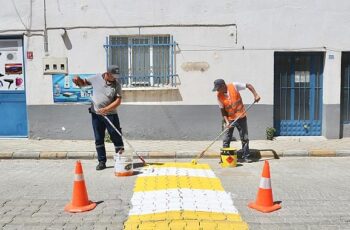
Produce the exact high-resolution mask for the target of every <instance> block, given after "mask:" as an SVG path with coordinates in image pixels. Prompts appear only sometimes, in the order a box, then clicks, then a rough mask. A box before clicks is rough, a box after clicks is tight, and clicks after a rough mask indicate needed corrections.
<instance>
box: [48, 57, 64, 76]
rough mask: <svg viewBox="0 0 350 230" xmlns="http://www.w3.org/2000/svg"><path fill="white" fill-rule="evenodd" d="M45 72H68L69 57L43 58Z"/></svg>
mask: <svg viewBox="0 0 350 230" xmlns="http://www.w3.org/2000/svg"><path fill="white" fill-rule="evenodd" d="M43 67H44V74H68V58H66V57H62V58H58V57H47V58H43Z"/></svg>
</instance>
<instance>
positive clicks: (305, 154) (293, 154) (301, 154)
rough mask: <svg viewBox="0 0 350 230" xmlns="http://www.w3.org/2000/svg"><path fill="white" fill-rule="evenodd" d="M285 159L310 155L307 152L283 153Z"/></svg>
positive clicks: (289, 151)
mask: <svg viewBox="0 0 350 230" xmlns="http://www.w3.org/2000/svg"><path fill="white" fill-rule="evenodd" d="M282 156H283V157H307V156H309V153H308V151H307V150H287V151H284V152H283V153H282Z"/></svg>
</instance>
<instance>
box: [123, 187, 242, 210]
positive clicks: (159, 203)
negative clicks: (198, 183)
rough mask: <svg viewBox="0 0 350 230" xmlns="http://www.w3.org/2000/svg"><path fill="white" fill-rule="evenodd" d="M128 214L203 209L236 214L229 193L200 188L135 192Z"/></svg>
mask: <svg viewBox="0 0 350 230" xmlns="http://www.w3.org/2000/svg"><path fill="white" fill-rule="evenodd" d="M131 203H132V209H131V210H130V212H129V215H145V214H151V213H160V212H166V211H181V210H186V211H205V212H224V213H230V214H238V211H237V209H236V208H235V207H234V206H233V201H232V199H231V196H230V194H229V193H227V192H225V191H215V190H201V189H187V188H186V189H165V190H157V191H148V192H135V193H134V194H133V197H132V199H131Z"/></svg>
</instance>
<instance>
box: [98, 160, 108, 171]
mask: <svg viewBox="0 0 350 230" xmlns="http://www.w3.org/2000/svg"><path fill="white" fill-rule="evenodd" d="M105 168H106V163H105V162H99V163H98V165H97V166H96V170H103V169H105Z"/></svg>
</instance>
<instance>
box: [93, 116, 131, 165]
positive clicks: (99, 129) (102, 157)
mask: <svg viewBox="0 0 350 230" xmlns="http://www.w3.org/2000/svg"><path fill="white" fill-rule="evenodd" d="M91 118H92V127H93V129H94V135H95V145H96V151H97V159H98V161H99V162H104V163H106V161H107V157H106V148H105V133H106V129H107V131H108V133H109V136H110V137H111V140H112V142H113V144H114V148H115V152H116V153H118V152H119V151H120V150H123V149H124V143H123V139H122V137H121V136H120V135H119V134H118V133H117V132H116V131H115V130H114V129H113V127H112V126H111V125H110V124H109V123H108V121H107V120H106V119H105V118H104V117H103V116H101V115H98V114H96V113H93V112H92V113H91ZM107 118H108V119H109V120H110V121H111V122H112V123H113V125H114V126H115V127H116V128H117V129H118V131H119V132H120V133H122V129H121V128H120V123H119V117H118V114H111V115H107Z"/></svg>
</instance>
